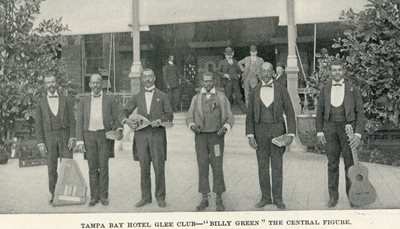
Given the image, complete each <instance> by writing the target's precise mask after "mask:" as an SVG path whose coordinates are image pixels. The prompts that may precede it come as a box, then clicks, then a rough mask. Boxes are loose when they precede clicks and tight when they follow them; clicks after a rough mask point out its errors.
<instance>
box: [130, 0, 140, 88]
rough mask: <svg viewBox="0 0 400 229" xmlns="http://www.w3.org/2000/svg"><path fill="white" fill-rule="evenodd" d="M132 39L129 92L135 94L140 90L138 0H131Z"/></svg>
mask: <svg viewBox="0 0 400 229" xmlns="http://www.w3.org/2000/svg"><path fill="white" fill-rule="evenodd" d="M132 41H133V63H132V67H131V73H130V74H129V77H130V78H131V92H132V93H133V94H137V93H138V92H139V90H140V74H141V71H142V63H141V62H140V31H139V0H132Z"/></svg>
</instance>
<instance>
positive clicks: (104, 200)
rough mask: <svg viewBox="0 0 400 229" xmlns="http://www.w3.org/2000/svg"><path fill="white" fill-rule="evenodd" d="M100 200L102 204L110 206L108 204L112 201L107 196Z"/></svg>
mask: <svg viewBox="0 0 400 229" xmlns="http://www.w3.org/2000/svg"><path fill="white" fill-rule="evenodd" d="M100 202H101V204H102V205H103V206H108V205H109V204H110V202H109V201H108V199H107V198H106V199H101V200H100Z"/></svg>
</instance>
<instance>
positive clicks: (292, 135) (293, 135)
mask: <svg viewBox="0 0 400 229" xmlns="http://www.w3.org/2000/svg"><path fill="white" fill-rule="evenodd" d="M287 136H289V137H296V135H295V134H293V133H290V134H287Z"/></svg>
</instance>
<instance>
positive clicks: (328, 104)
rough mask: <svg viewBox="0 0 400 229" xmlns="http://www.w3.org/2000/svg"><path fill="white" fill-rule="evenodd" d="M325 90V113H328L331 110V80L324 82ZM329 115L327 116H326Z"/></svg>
mask: <svg viewBox="0 0 400 229" xmlns="http://www.w3.org/2000/svg"><path fill="white" fill-rule="evenodd" d="M324 90H325V91H324V92H325V96H324V97H325V114H327V115H329V112H330V110H331V96H332V82H329V83H327V84H326V86H325V88H324ZM328 117H329V116H328Z"/></svg>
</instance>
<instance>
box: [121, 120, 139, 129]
mask: <svg viewBox="0 0 400 229" xmlns="http://www.w3.org/2000/svg"><path fill="white" fill-rule="evenodd" d="M124 124H126V125H128V126H129V127H130V128H132V129H133V130H135V129H136V128H137V127H138V124H137V122H134V121H133V120H131V119H126V120H125V123H124Z"/></svg>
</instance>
